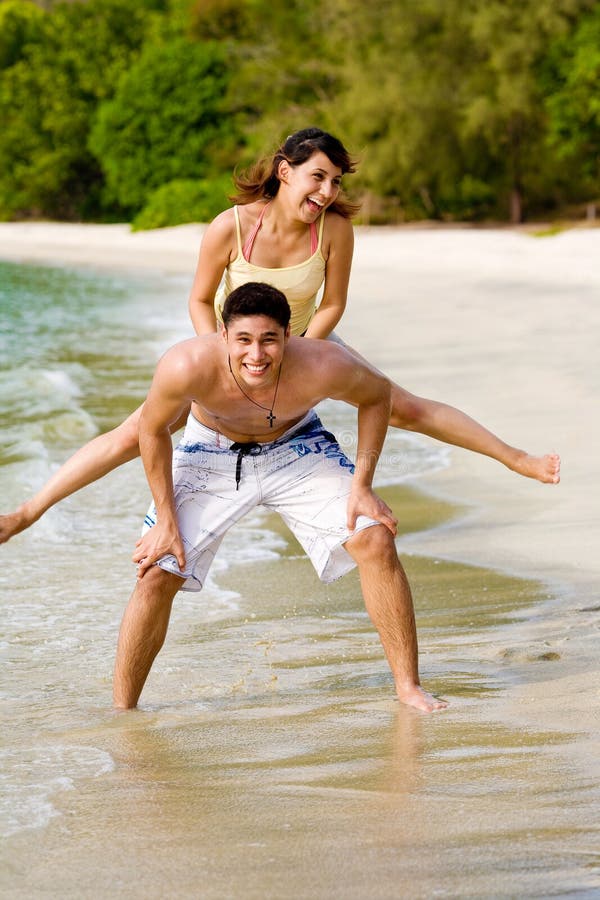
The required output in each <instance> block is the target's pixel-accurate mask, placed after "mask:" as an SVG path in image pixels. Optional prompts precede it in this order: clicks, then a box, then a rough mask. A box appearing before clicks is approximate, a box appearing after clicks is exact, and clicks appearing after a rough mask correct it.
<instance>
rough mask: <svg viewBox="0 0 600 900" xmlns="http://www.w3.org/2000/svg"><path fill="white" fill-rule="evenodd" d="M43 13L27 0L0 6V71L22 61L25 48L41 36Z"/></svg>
mask: <svg viewBox="0 0 600 900" xmlns="http://www.w3.org/2000/svg"><path fill="white" fill-rule="evenodd" d="M43 20H44V13H43V12H42V10H41V9H40V8H39V6H36V5H35V3H32V2H31V3H30V2H28V0H5V2H4V3H2V4H0V69H8V68H9V67H10V66H14V64H15V63H17V62H19V60H20V59H23V56H24V55H25V53H26V48H27V47H28V46H29V45H30V44H32V43H35V42H36V41H39V40H40V38H41V35H42V23H43Z"/></svg>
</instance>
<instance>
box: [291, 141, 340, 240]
mask: <svg viewBox="0 0 600 900" xmlns="http://www.w3.org/2000/svg"><path fill="white" fill-rule="evenodd" d="M279 180H280V182H281V186H280V188H279V190H280V192H281V191H283V192H284V194H285V196H286V199H287V198H289V199H290V200H291V201H292V203H293V204H294V205H296V206H297V208H298V210H299V216H300V218H301V219H302V220H303V221H305V222H314V221H315V219H316V218H318V216H320V215H321V213H322V212H323V210H325V209H327V207H328V206H331V204H332V203H333V202H334V200H335V199H336V197H337V195H338V194H339V192H340V187H341V181H342V170H341V169H340V168H339V166H334V164H333V163H332V162H331V160H330V159H329V157H328V156H326V155H325V153H323V152H322V151H321V150H317V151H316V152H315V153H313V155H312V156H311V157H310V158H309V159H307V160H306V162H303V163H300V165H298V166H292V165H291V164H290V163H288V162H287V161H285V160H284V161H283V162H282V163H281V164H280V166H279Z"/></svg>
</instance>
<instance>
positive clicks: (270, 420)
mask: <svg viewBox="0 0 600 900" xmlns="http://www.w3.org/2000/svg"><path fill="white" fill-rule="evenodd" d="M227 362H228V364H229V371H230V372H231V377H232V378H233V380H234V381H235V383H236V384H237V386H238V388H239V389H240V391H241V392H242V394H243V395H244V397H245V398H246V400H249V401H250V403H254V405H255V406H258V408H259V409H265V410H267V412H268V415H267V421H268V423H269V428H272V427H273V422H275V420H276V419H277V416H274V415H273V410H274V408H275V401H276V400H277V391H278V390H279V379H280V378H281V369H282V367H283V361H282V362H281V363H280V364H279V372H278V373H277V383H276V385H275V393H274V394H273V402H272V403H271V408H270V409H269V407H268V406H263V405H262V403H257V402H256V400H253V399H252V397H249V396H248V394H247V393H246V391H245V390H244V388H243V387H242V386H241V384H240V383H239V381H238V380H237V378H236V377H235V375H234V374H233V369H232V368H231V357H230V356H229V355H228V356H227Z"/></svg>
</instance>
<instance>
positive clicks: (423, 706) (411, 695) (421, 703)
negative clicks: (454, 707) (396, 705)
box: [396, 684, 448, 713]
mask: <svg viewBox="0 0 600 900" xmlns="http://www.w3.org/2000/svg"><path fill="white" fill-rule="evenodd" d="M396 694H397V695H398V700H399V701H400V703H404V704H406V706H414V708H415V709H420V710H421V712H426V713H430V712H433V711H434V710H436V709H446V707H447V706H448V701H447V700H438V699H437V697H434V696H433V694H429V693H428V692H427V691H424V690H423V688H422V687H421V685H420V684H409V685H400V684H396Z"/></svg>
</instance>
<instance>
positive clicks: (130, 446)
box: [0, 406, 142, 543]
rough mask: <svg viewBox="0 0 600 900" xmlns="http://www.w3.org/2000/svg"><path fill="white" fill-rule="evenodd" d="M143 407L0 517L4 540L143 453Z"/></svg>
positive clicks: (64, 465) (81, 450)
mask: <svg viewBox="0 0 600 900" xmlns="http://www.w3.org/2000/svg"><path fill="white" fill-rule="evenodd" d="M141 409H142V407H141V406H140V407H139V408H138V409H136V410H135V412H133V413H132V414H131V415H130V416H129V417H128V418H127V419H125V421H124V422H123V423H122V424H121V425H118V426H117V427H116V428H113V429H112V431H107V432H106V433H105V434H99V435H98V437H95V438H93V439H92V440H91V441H89V442H88V443H87V444H85V445H84V446H83V447H81V448H80V449H79V450H77V452H76V453H74V454H73V456H71V457H69V459H68V460H67V461H66V462H65V463H63V465H62V466H61V467H60V469H58V470H57V471H56V472H55V473H54V474H53V475H52V476H51V477H50V478H49V479H48V481H47V482H46V484H45V485H44V486H43V487H42V488H41V489H40V490H39V491H38V492H37V494H34V496H33V497H30V499H29V500H26V501H25V503H22V504H21V505H20V506H18V507H17V509H16V510H15V511H14V512H12V513H9V514H8V515H4V516H0V543H4V542H6V541H8V540H9V539H10V538H11V537H13V536H14V535H15V534H18V533H19V532H20V531H24V530H25V529H26V528H29V526H30V525H33V523H34V522H37V520H38V519H39V518H40V517H41V516H43V514H44V513H45V512H47V510H49V509H50V507H51V506H54V505H55V504H56V503H58V502H59V501H60V500H64V499H65V497H68V496H70V494H74V493H75V492H76V491H78V490H80V488H82V487H85V486H86V485H88V484H92V482H94V481H97V480H98V479H99V478H102V476H103V475H107V474H108V473H109V472H112V470H113V469H116V468H118V467H119V466H121V465H123V463H126V462H128V461H129V460H130V459H135V457H136V456H138V455H139V452H140V451H139V441H138V426H139V419H140V412H141Z"/></svg>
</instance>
